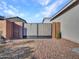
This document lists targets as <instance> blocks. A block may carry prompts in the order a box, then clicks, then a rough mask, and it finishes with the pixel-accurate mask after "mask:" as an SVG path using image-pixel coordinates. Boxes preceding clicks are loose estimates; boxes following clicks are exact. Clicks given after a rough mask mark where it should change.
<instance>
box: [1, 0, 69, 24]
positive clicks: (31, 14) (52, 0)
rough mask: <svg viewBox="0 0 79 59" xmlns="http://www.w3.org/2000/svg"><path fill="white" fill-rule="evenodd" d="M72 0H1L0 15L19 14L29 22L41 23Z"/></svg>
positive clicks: (12, 15) (11, 15) (10, 15)
mask: <svg viewBox="0 0 79 59" xmlns="http://www.w3.org/2000/svg"><path fill="white" fill-rule="evenodd" d="M69 1H70V0H0V16H5V17H14V16H19V17H21V18H23V19H25V20H26V21H27V22H28V23H41V22H42V20H43V18H44V17H52V16H54V15H55V14H56V13H57V12H58V11H59V10H61V9H62V8H63V7H64V6H65V5H66V4H67V3H68V2H69Z"/></svg>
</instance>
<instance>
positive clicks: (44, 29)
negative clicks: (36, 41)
mask: <svg viewBox="0 0 79 59" xmlns="http://www.w3.org/2000/svg"><path fill="white" fill-rule="evenodd" d="M38 36H51V24H50V23H44V24H39V25H38Z"/></svg>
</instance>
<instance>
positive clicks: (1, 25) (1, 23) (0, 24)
mask: <svg viewBox="0 0 79 59" xmlns="http://www.w3.org/2000/svg"><path fill="white" fill-rule="evenodd" d="M0 32H1V35H2V36H3V37H4V38H6V21H5V20H0Z"/></svg>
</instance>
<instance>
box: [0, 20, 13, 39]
mask: <svg viewBox="0 0 79 59" xmlns="http://www.w3.org/2000/svg"><path fill="white" fill-rule="evenodd" d="M0 31H1V32H2V34H1V35H2V36H3V38H6V39H10V38H12V37H13V29H12V23H11V22H9V21H7V20H0Z"/></svg>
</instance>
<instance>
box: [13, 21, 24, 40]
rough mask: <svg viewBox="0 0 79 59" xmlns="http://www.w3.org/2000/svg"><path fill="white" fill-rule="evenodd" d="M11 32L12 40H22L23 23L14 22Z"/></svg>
mask: <svg viewBox="0 0 79 59" xmlns="http://www.w3.org/2000/svg"><path fill="white" fill-rule="evenodd" d="M13 30H14V31H13V32H14V33H13V36H14V38H19V39H21V38H23V22H14V26H13Z"/></svg>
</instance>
